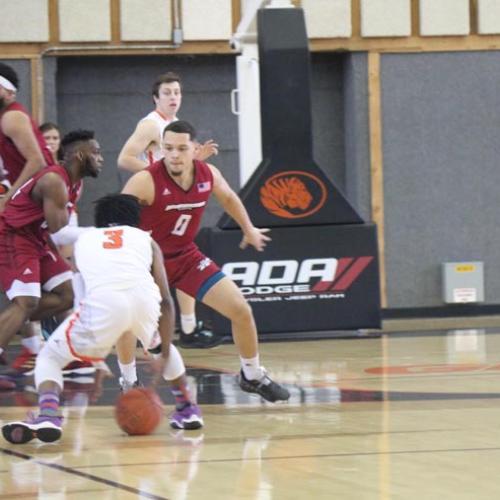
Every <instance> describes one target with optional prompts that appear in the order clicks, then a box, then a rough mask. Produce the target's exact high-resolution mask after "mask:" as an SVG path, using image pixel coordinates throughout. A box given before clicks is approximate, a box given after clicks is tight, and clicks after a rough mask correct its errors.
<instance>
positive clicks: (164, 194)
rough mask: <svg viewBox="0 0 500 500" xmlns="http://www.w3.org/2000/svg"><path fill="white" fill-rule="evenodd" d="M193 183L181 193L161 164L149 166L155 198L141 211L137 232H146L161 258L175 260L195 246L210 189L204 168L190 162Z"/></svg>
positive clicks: (209, 172)
mask: <svg viewBox="0 0 500 500" xmlns="http://www.w3.org/2000/svg"><path fill="white" fill-rule="evenodd" d="M194 168H195V174H194V181H193V185H192V186H191V188H190V189H188V190H187V191H184V189H182V188H181V187H180V186H179V185H178V184H176V182H175V181H174V180H173V179H172V178H171V177H170V175H169V174H168V173H167V169H166V168H165V165H164V163H163V161H162V160H159V161H157V162H155V163H153V164H152V165H150V166H149V167H148V168H147V169H146V171H148V172H149V173H150V174H151V176H152V177H153V182H154V185H155V197H154V201H153V204H152V205H151V206H148V207H143V209H142V213H141V226H140V227H141V229H143V230H145V231H150V232H151V235H152V237H153V239H154V240H156V242H157V243H158V244H159V245H160V248H161V249H162V252H163V255H164V256H165V257H175V256H177V255H179V254H181V253H184V252H187V251H189V249H190V248H192V247H193V246H195V244H194V238H195V236H196V233H197V232H198V229H199V227H200V222H201V218H202V216H203V212H204V211H205V207H206V205H207V202H208V199H209V198H210V194H211V193H212V189H213V175H212V171H211V170H210V168H209V167H208V165H207V164H206V163H204V162H202V161H198V160H194Z"/></svg>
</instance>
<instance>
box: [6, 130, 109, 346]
mask: <svg viewBox="0 0 500 500" xmlns="http://www.w3.org/2000/svg"><path fill="white" fill-rule="evenodd" d="M62 144H63V147H64V151H65V153H64V161H63V162H62V163H63V166H60V165H52V166H50V167H46V168H44V169H42V170H40V171H39V172H38V173H36V174H35V175H34V176H33V177H32V178H31V179H29V180H28V181H26V182H25V183H24V184H23V185H22V186H21V187H20V188H19V189H18V190H17V191H16V193H15V194H14V195H13V196H12V198H11V200H10V201H9V203H8V205H7V207H6V208H5V210H4V212H3V213H2V214H0V285H1V287H2V288H3V290H5V292H6V294H7V297H8V298H9V300H10V304H9V306H8V307H7V308H6V309H4V310H3V311H2V312H1V313H0V324H1V325H2V328H1V330H0V354H1V352H2V351H3V349H5V347H6V346H7V344H8V343H9V341H10V339H11V338H12V337H13V335H14V334H15V333H16V332H17V331H18V330H19V328H20V327H21V326H22V325H23V323H24V322H25V321H26V320H27V319H28V318H31V319H41V318H42V317H45V316H51V315H54V314H57V313H60V312H62V311H65V310H67V309H69V308H70V307H71V306H72V305H73V292H72V287H71V271H70V269H69V266H68V264H67V263H66V262H65V261H64V259H63V258H62V257H61V256H60V255H59V254H58V252H57V250H56V249H55V247H54V246H53V243H52V242H51V240H50V235H55V236H56V237H57V241H58V242H60V243H62V244H64V243H66V244H69V243H72V242H73V241H74V240H76V238H77V236H78V234H80V232H81V231H83V230H85V229H83V228H75V227H70V226H67V224H68V217H69V214H68V208H67V206H68V204H69V203H74V202H75V198H76V194H77V189H78V187H79V183H80V180H81V179H82V178H83V177H87V176H91V177H97V175H98V173H99V171H100V169H101V165H102V156H101V153H100V149H99V144H98V143H97V141H96V140H95V139H94V133H93V132H91V131H85V130H78V131H75V132H71V133H69V134H67V135H66V136H65V138H64V139H63V142H62ZM65 226H66V227H65ZM42 290H43V293H42Z"/></svg>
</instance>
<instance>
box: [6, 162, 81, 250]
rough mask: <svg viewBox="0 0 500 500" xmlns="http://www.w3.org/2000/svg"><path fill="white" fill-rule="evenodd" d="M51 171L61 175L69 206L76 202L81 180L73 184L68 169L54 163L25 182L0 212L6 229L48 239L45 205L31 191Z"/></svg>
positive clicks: (40, 238) (39, 238)
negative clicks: (32, 195) (38, 201)
mask: <svg viewBox="0 0 500 500" xmlns="http://www.w3.org/2000/svg"><path fill="white" fill-rule="evenodd" d="M49 172H55V173H56V174H58V175H60V176H61V177H62V179H63V181H64V183H65V184H66V188H67V190H68V197H69V200H68V207H71V206H72V205H74V204H75V202H76V198H77V196H78V188H79V187H80V184H81V183H80V182H78V183H76V184H74V185H72V184H71V181H70V178H69V175H68V173H67V172H66V170H65V169H64V168H63V167H61V166H60V165H52V166H51V167H46V168H44V169H43V170H40V171H39V172H37V173H36V174H35V175H34V176H33V177H32V178H31V179H29V180H28V181H27V182H25V183H24V184H23V185H22V186H21V187H20V188H19V190H18V191H17V192H16V193H15V194H14V196H13V197H12V198H11V200H10V201H9V203H7V206H6V207H5V210H4V211H3V212H2V213H1V214H0V219H1V220H2V223H3V224H5V228H6V229H9V228H10V229H14V230H16V231H17V232H19V231H21V232H22V233H23V234H25V235H30V236H31V237H32V238H36V239H38V240H41V241H43V242H46V241H47V240H48V235H49V232H48V228H47V223H46V222H45V215H44V213H43V206H42V205H41V204H40V203H37V202H36V201H34V200H33V199H32V198H31V192H32V191H33V188H34V187H35V185H36V183H37V182H38V180H39V179H40V178H41V177H42V176H44V175H45V174H47V173H49ZM3 224H2V225H3Z"/></svg>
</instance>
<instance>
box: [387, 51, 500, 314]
mask: <svg viewBox="0 0 500 500" xmlns="http://www.w3.org/2000/svg"><path fill="white" fill-rule="evenodd" d="M381 72H382V109H383V152H384V203H385V248H386V270H387V292H388V304H389V306H390V307H394V308H396V307H419V306H433V305H441V304H442V303H443V302H442V299H441V279H440V276H441V274H440V265H441V263H442V262H445V261H468V260H481V261H484V262H485V275H486V293H485V296H486V302H490V303H499V302H500V266H499V265H498V262H499V257H500V256H499V253H500V252H499V242H500V226H499V224H498V217H499V214H500V196H499V194H498V186H499V185H500V168H499V152H500V151H499V150H500V146H499V145H500V142H499V139H498V135H499V131H500V115H499V113H498V110H499V109H500V92H499V88H500V87H499V83H500V56H499V54H498V53H497V52H467V53H435V54H430V53H429V54H401V55H383V56H382V65H381Z"/></svg>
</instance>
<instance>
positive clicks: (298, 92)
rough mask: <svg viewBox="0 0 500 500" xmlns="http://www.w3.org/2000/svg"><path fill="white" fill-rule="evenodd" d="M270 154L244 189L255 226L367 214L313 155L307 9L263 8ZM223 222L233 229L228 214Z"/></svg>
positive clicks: (265, 145)
mask: <svg viewBox="0 0 500 500" xmlns="http://www.w3.org/2000/svg"><path fill="white" fill-rule="evenodd" d="M257 27H258V45H259V68H260V99H261V124H262V157H263V160H262V162H261V164H260V165H259V166H258V168H257V169H256V171H255V172H254V173H253V175H252V176H251V178H250V179H249V180H248V182H247V184H246V185H245V186H244V187H243V189H242V190H241V192H240V193H239V195H240V197H241V199H242V201H243V203H244V204H245V206H246V207H247V209H248V211H249V212H250V213H251V215H252V220H253V222H254V224H255V225H256V226H260V227H283V226H297V225H308V226H310V225H315V224H357V223H363V219H362V218H361V217H360V216H359V215H358V213H357V212H356V210H354V208H353V207H352V206H351V205H350V203H349V202H348V201H347V199H346V198H345V197H344V195H343V194H342V193H341V192H340V191H339V190H338V188H337V187H336V186H335V185H334V184H333V183H332V182H331V181H330V180H329V179H328V178H327V177H326V175H325V174H324V172H323V171H322V170H321V168H320V167H319V166H318V165H317V164H316V163H315V161H314V159H313V142H312V118H311V63H310V54H309V48H308V39H307V34H306V28H305V21H304V13H303V11H302V9H295V8H289V9H260V10H259V11H258V14H257ZM218 226H219V227H220V228H221V229H234V228H236V227H237V225H236V223H235V222H234V221H233V220H232V219H231V218H230V217H229V216H227V215H224V216H222V218H221V219H220V221H219V223H218Z"/></svg>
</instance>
